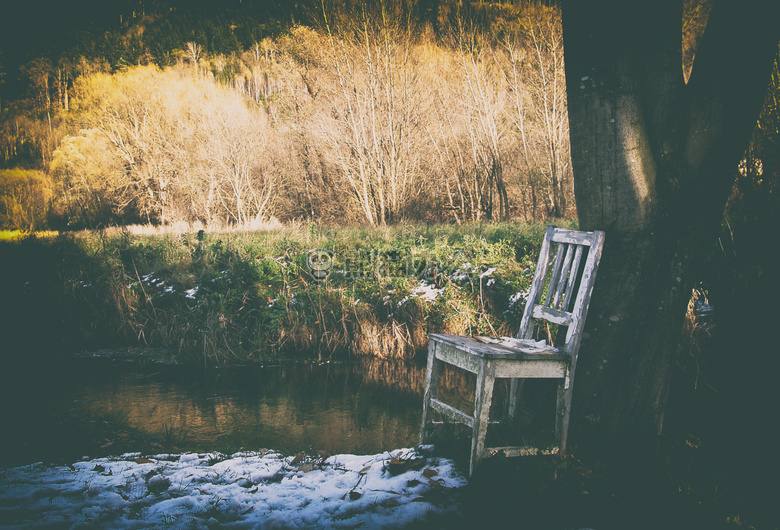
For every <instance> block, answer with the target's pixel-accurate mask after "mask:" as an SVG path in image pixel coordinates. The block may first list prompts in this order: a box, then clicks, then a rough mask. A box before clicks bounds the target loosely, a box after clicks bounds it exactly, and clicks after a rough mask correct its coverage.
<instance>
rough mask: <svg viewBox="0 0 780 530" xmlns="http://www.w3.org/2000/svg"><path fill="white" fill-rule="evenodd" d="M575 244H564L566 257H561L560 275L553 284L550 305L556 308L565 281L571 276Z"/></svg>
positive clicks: (559, 301)
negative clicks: (554, 284) (553, 296)
mask: <svg viewBox="0 0 780 530" xmlns="http://www.w3.org/2000/svg"><path fill="white" fill-rule="evenodd" d="M575 246H576V245H566V257H565V258H564V259H563V266H562V267H561V273H560V277H559V278H558V282H557V283H556V286H555V298H553V303H552V307H554V308H556V309H558V307H559V304H560V303H561V295H562V294H563V289H564V288H565V287H566V283H567V281H568V280H569V278H570V277H571V270H570V268H571V261H572V259H573V258H574V247H575Z"/></svg>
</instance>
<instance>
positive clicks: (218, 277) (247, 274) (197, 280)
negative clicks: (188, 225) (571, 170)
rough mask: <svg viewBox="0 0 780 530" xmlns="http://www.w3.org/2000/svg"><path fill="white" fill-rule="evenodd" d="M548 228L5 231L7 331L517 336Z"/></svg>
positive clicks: (398, 344) (180, 349)
mask: <svg viewBox="0 0 780 530" xmlns="http://www.w3.org/2000/svg"><path fill="white" fill-rule="evenodd" d="M544 228H545V227H544V226H543V225H541V224H539V225H524V224H513V223H495V224H492V223H491V224H472V225H466V226H457V227H456V226H448V225H435V226H431V225H398V226H393V227H381V228H342V229H321V228H319V227H317V226H314V225H311V226H303V225H300V226H293V227H276V228H275V229H272V230H266V231H258V232H221V233H220V232H215V233H211V232H205V231H203V230H194V229H189V230H187V229H180V230H178V231H168V232H162V231H158V232H156V233H143V232H140V233H134V232H132V231H130V230H128V229H111V230H104V231H98V232H78V233H69V234H60V235H52V234H48V235H46V236H44V237H36V236H34V235H33V236H27V237H21V238H19V237H16V238H11V237H9V238H7V239H6V240H5V241H2V242H0V257H1V258H2V259H1V260H0V263H2V265H0V266H1V267H2V273H1V274H0V293H1V294H2V295H3V300H4V305H5V306H6V308H8V309H9V310H10V311H9V316H10V318H8V319H4V321H3V327H4V328H5V329H3V334H4V336H6V337H8V338H9V342H8V343H9V345H11V347H12V350H11V351H12V352H13V349H14V348H15V349H27V350H31V349H37V350H40V349H41V348H43V349H48V350H49V351H56V350H74V349H90V350H94V349H97V348H102V347H117V346H143V347H153V348H162V349H164V350H165V351H166V352H167V355H168V356H169V358H170V359H171V360H175V361H177V362H190V363H192V362H195V363H198V364H205V365H211V364H226V363H231V362H246V361H258V360H264V359H268V358H278V357H280V356H285V357H295V356H296V355H300V352H304V351H305V352H314V354H315V355H316V356H317V358H318V359H324V358H329V357H331V356H333V355H339V354H351V355H359V356H374V357H380V358H410V357H413V356H414V355H415V354H416V353H418V352H420V351H423V350H424V349H425V347H426V345H427V340H428V339H427V338H428V334H429V333H432V332H449V333H457V334H472V333H488V334H511V333H512V330H513V329H516V327H517V325H518V322H519V318H520V314H521V310H522V302H523V299H522V297H523V293H524V292H526V290H527V288H528V285H529V282H530V278H531V274H532V268H533V264H534V263H535V260H536V255H537V253H538V248H539V245H540V243H541V239H542V237H543V231H544ZM147 232H148V231H147ZM317 249H319V250H317ZM314 251H316V252H314ZM323 260H324V261H323ZM31 345H32V346H35V348H30V346H31ZM20 353H21V352H17V353H9V355H11V356H13V355H18V354H20Z"/></svg>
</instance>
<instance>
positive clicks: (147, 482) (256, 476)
mask: <svg viewBox="0 0 780 530" xmlns="http://www.w3.org/2000/svg"><path fill="white" fill-rule="evenodd" d="M465 484H466V480H465V478H464V477H463V476H462V475H460V474H459V473H458V472H457V471H456V469H455V467H454V465H453V463H452V462H451V461H450V460H446V459H441V458H436V457H434V456H431V455H430V454H428V452H427V451H425V450H424V449H421V450H420V451H418V450H415V449H401V450H396V451H391V452H387V453H381V454H376V455H363V456H358V455H336V456H329V455H327V454H323V455H320V456H318V457H312V456H305V455H303V454H300V455H296V456H286V457H285V456H283V455H280V454H278V453H275V452H273V451H262V452H242V453H236V454H234V455H232V456H226V455H222V454H219V453H208V454H197V453H193V454H181V455H157V456H153V457H148V458H147V457H141V456H140V455H139V454H125V455H122V456H121V457H111V458H97V459H91V460H90V459H85V460H82V461H81V462H77V463H74V464H72V465H68V466H45V465H42V464H33V465H28V466H22V467H16V468H12V469H0V526H2V527H3V528H31V527H32V528H35V527H47V528H50V527H56V528H62V527H65V528H69V527H85V526H86V527H95V526H97V527H104V528H149V527H155V526H157V527H171V528H213V527H217V526H219V527H234V528H236V527H241V528H245V527H259V528H356V527H362V528H382V527H393V528H396V527H402V526H404V525H407V524H410V523H414V522H415V521H419V520H421V519H423V518H425V517H426V516H427V515H430V514H431V513H442V512H445V511H449V510H456V509H457V506H456V505H455V503H454V499H455V496H456V489H457V488H459V487H462V486H464V485H465Z"/></svg>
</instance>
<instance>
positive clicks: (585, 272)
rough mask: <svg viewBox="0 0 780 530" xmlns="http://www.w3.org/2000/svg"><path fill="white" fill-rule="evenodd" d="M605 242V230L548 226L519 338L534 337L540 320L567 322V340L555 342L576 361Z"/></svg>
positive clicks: (563, 324)
mask: <svg viewBox="0 0 780 530" xmlns="http://www.w3.org/2000/svg"><path fill="white" fill-rule="evenodd" d="M603 246H604V232H601V231H595V232H579V231H575V230H566V229H563V228H555V227H554V226H549V227H547V233H546V234H545V236H544V242H543V243H542V250H541V252H540V253H539V262H538V263H537V265H536V271H535V273H534V279H533V283H532V284H531V290H530V291H529V293H528V300H527V301H526V305H525V311H524V312H523V319H522V320H521V322H520V331H519V333H518V338H520V339H531V338H533V336H534V331H535V328H536V327H537V325H538V321H539V320H543V321H546V322H549V323H551V324H557V325H559V326H566V327H567V330H566V339H565V341H564V344H563V345H559V344H556V345H555V346H557V347H558V348H559V349H560V350H562V351H565V352H567V353H569V354H570V355H571V356H572V362H576V357H577V351H578V350H579V346H580V338H581V335H582V327H583V325H584V324H585V317H586V315H587V312H588V305H590V296H591V293H592V292H593V283H594V280H595V279H596V269H597V268H598V264H599V260H600V259H601V249H602V247H603Z"/></svg>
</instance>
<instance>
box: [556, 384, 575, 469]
mask: <svg viewBox="0 0 780 530" xmlns="http://www.w3.org/2000/svg"><path fill="white" fill-rule="evenodd" d="M567 382H569V381H568V378H566V379H565V380H563V379H562V380H561V381H560V382H559V383H558V399H557V405H556V410H555V437H556V438H557V439H558V452H559V454H560V455H564V454H566V439H567V438H568V436H569V416H570V415H571V395H572V390H573V387H572V385H571V383H569V385H568V387H567V385H566V383H567Z"/></svg>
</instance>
